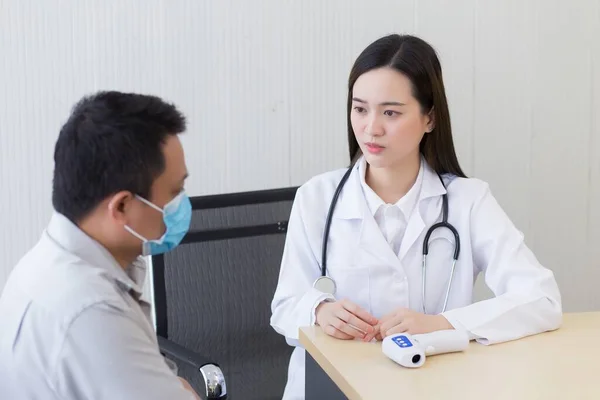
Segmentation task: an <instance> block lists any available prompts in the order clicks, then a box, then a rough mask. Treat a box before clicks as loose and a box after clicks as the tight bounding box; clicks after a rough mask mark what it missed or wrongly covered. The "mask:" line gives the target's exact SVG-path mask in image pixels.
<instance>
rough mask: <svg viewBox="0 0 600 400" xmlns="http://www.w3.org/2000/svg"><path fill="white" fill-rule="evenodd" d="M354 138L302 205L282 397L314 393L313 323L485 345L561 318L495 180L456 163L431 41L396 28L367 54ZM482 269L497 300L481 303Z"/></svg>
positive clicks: (294, 239) (285, 267)
mask: <svg viewBox="0 0 600 400" xmlns="http://www.w3.org/2000/svg"><path fill="white" fill-rule="evenodd" d="M348 141H349V149H350V158H351V166H350V169H349V170H348V169H346V168H344V169H341V170H336V171H332V172H328V173H325V174H322V175H319V176H316V177H314V178H312V179H311V180H309V181H308V182H307V183H305V184H304V185H303V186H301V187H300V188H299V190H298V192H297V195H296V199H295V201H294V205H293V207H292V212H291V216H290V221H289V227H288V234H287V238H286V244H285V250H284V254H283V259H282V263H281V271H280V276H279V282H278V286H277V289H276V292H275V295H274V299H273V302H272V318H271V325H272V326H273V327H274V329H275V330H276V331H277V332H279V333H280V334H282V335H284V336H285V338H286V340H287V342H288V343H290V344H291V345H293V346H296V348H295V350H294V352H293V354H292V357H291V360H290V365H289V370H288V382H287V386H286V390H285V394H284V399H303V398H304V350H303V349H302V348H301V347H300V344H299V342H298V329H299V328H300V327H302V326H308V325H312V324H316V325H318V326H320V327H321V328H322V329H323V331H324V332H325V333H326V334H328V335H331V336H333V337H335V338H339V339H359V340H364V341H371V340H373V339H376V340H381V339H382V338H383V337H386V336H387V335H391V334H394V333H399V332H407V333H410V334H417V333H427V332H433V331H437V330H442V329H463V330H466V331H467V332H468V333H469V334H470V336H471V338H472V339H474V340H477V341H478V342H480V343H483V344H493V343H499V342H504V341H508V340H514V339H518V338H522V337H524V336H528V335H533V334H536V333H540V332H544V331H548V330H554V329H557V328H558V327H559V326H560V324H561V321H562V308H561V298H560V293H559V289H558V287H557V283H556V281H555V279H554V275H553V273H552V272H551V271H550V270H548V269H546V268H544V267H543V266H542V265H540V263H539V262H538V260H537V259H536V257H535V256H534V254H532V252H531V251H530V250H529V249H528V248H527V246H526V245H525V243H524V240H523V235H522V233H521V232H520V231H519V230H517V228H516V227H515V226H514V225H513V224H512V222H511V221H510V219H509V218H508V216H507V215H506V214H505V213H504V212H503V210H502V208H501V207H500V206H499V204H498V203H497V202H496V200H495V199H494V196H493V195H492V193H491V191H490V188H489V187H488V185H487V184H486V183H485V182H483V181H481V180H479V179H474V178H467V177H465V175H464V173H463V171H462V170H461V168H460V166H459V163H458V161H457V157H456V153H455V151H454V145H453V142H452V131H451V126H450V116H449V111H448V105H447V103H446V95H445V90H444V84H443V79H442V72H441V67H440V62H439V60H438V58H437V56H436V53H435V51H434V49H433V48H432V47H430V45H429V44H427V43H426V42H424V41H423V40H421V39H419V38H416V37H413V36H399V35H391V36H387V37H383V38H381V39H379V40H377V41H375V42H374V43H372V44H371V45H369V46H368V47H367V48H366V49H365V50H364V51H363V52H362V54H360V56H359V57H358V59H357V60H356V62H355V64H354V66H353V68H352V71H351V72H350V78H349V83H348ZM346 172H348V175H346ZM344 177H345V178H346V181H345V183H344V184H343V187H342V188H341V190H340V191H339V196H338V197H337V201H336V202H335V207H334V209H333V214H332V216H331V221H330V225H329V231H328V234H327V240H325V242H326V243H327V246H326V254H325V255H324V257H323V254H322V252H323V243H324V240H323V239H324V234H326V233H327V232H325V230H326V229H325V226H326V221H327V217H328V212H329V209H330V205H331V203H332V200H333V198H334V194H335V192H336V188H338V186H339V184H340V181H341V180H342V179H343V178H344ZM444 220H445V221H446V223H447V224H443V225H441V226H438V227H436V226H434V224H437V223H440V222H444ZM448 224H449V225H450V226H448ZM433 228H435V229H433ZM424 244H426V246H424ZM424 247H426V249H424ZM424 253H426V254H427V255H426V257H425V256H424ZM323 258H325V262H326V268H323V261H324V260H323ZM455 259H456V261H455ZM424 261H425V262H424ZM454 261H455V262H454ZM323 269H325V271H323ZM480 272H481V273H483V274H484V277H485V282H486V284H487V285H488V287H489V288H490V289H491V290H492V291H493V293H494V295H495V297H493V298H491V299H488V300H484V301H480V302H476V303H473V286H474V283H475V280H476V278H477V275H478V274H479V273H480ZM323 276H325V278H323ZM451 277H452V278H451Z"/></svg>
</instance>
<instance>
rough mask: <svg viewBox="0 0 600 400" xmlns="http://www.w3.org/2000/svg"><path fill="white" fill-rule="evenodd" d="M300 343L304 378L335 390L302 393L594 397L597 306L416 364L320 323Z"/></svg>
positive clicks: (599, 361)
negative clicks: (524, 333) (529, 332)
mask: <svg viewBox="0 0 600 400" xmlns="http://www.w3.org/2000/svg"><path fill="white" fill-rule="evenodd" d="M300 342H301V343H302V345H303V346H304V348H305V349H306V351H307V355H306V358H307V367H306V368H307V385H311V384H314V383H315V382H316V381H317V380H319V379H320V378H318V379H317V378H315V373H316V374H319V373H321V374H323V376H324V378H325V379H327V380H329V381H330V382H331V381H333V383H335V386H336V389H335V390H337V391H338V392H339V397H336V395H333V394H331V392H330V393H329V394H327V395H322V394H320V393H322V392H320V390H322V389H321V386H320V387H318V388H317V387H315V386H313V389H312V390H311V391H310V393H309V390H308V388H307V395H306V400H312V399H317V398H319V399H320V398H327V399H331V400H333V399H334V398H336V399H337V398H348V399H351V400H355V399H362V400H371V399H461V400H469V399H474V400H475V399H477V400H489V399H511V400H518V399H528V400H529V399H565V400H580V399H600V312H588V313H573V314H565V315H564V322H563V326H562V327H561V328H560V329H559V330H557V331H553V332H546V333H542V334H539V335H534V336H530V337H527V338H523V339H520V340H516V341H512V342H507V343H501V344H495V345H492V346H484V345H481V344H478V343H476V342H471V344H470V346H469V348H468V349H467V350H466V351H465V352H462V353H452V354H441V355H436V356H432V357H430V358H427V360H426V361H425V364H424V365H423V366H422V367H421V368H415V369H410V368H404V367H401V366H399V365H398V364H396V363H394V362H393V361H391V360H390V359H388V358H387V357H386V356H385V355H384V354H383V353H382V352H381V342H377V343H363V342H360V341H344V340H337V339H334V338H331V337H329V336H327V335H325V334H324V333H323V332H322V331H321V329H320V328H318V327H307V328H302V329H301V330H300ZM315 361H316V363H315ZM311 365H312V367H311ZM309 368H313V369H318V370H320V372H319V371H316V372H315V371H314V370H313V371H309ZM325 374H326V375H327V376H328V377H329V378H327V376H325ZM331 386H332V387H334V385H333V384H332V385H331ZM338 388H339V389H338ZM323 390H324V389H323ZM342 393H343V394H342ZM323 396H325V397H323Z"/></svg>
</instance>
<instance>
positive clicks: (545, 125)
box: [0, 0, 600, 311]
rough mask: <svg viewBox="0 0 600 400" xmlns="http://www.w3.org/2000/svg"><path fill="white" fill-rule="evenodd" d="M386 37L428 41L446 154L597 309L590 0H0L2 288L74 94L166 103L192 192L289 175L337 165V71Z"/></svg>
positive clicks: (46, 205)
mask: <svg viewBox="0 0 600 400" xmlns="http://www.w3.org/2000/svg"><path fill="white" fill-rule="evenodd" d="M391 32H408V33H417V34H419V35H421V36H422V37H423V38H425V39H426V40H428V41H430V42H431V43H432V44H433V45H434V46H435V47H436V48H437V50H438V51H439V54H440V56H441V60H442V64H443V68H444V73H445V82H446V85H447V90H448V95H449V101H450V106H451V112H452V121H453V126H454V131H455V140H456V145H457V148H458V152H459V156H460V160H461V163H462V165H463V167H464V169H465V170H466V172H467V173H468V174H470V175H474V176H477V177H479V178H482V179H485V180H487V181H489V182H490V184H491V186H492V189H493V191H494V193H495V195H496V196H497V197H498V199H499V201H500V202H501V204H502V205H503V206H504V207H505V209H506V211H507V212H508V213H509V215H510V216H511V217H512V218H513V219H514V221H515V223H516V224H517V225H518V226H519V227H520V228H521V229H522V230H523V231H524V232H525V234H526V238H527V242H528V243H529V244H530V245H531V246H532V247H533V249H534V251H536V253H537V254H538V256H539V258H540V259H541V260H542V261H543V262H544V263H545V264H546V265H547V266H549V267H550V268H552V269H553V270H554V271H555V273H556V275H557V277H558V279H559V282H560V284H561V287H562V291H563V296H564V304H565V309H566V310H567V311H570V310H587V309H600V296H599V295H596V294H595V293H600V291H599V290H597V287H598V285H600V264H599V263H600V262H599V260H600V246H599V244H600V119H599V118H600V0H593V1H592V0H572V1H568V2H567V1H564V0H551V1H548V0H546V1H541V0H538V1H531V0H530V1H527V0H501V1H500V0H498V1H491V0H489V1H488V0H485V1H483V0H482V1H475V0H446V1H442V0H429V1H426V2H425V1H401V0H389V1H385V0H371V1H369V2H366V1H358V0H335V1H333V0H328V1H321V0H302V1H282V0H271V1H269V0H261V1H259V0H255V1H243V0H227V1H225V0H219V1H209V0H204V1H200V0H162V1H161V0H112V1H107V0H85V1H83V0H62V1H58V0H55V1H51V0H45V1H39V0H0V179H1V181H0V182H1V184H2V186H1V188H2V190H0V210H1V212H2V216H1V217H0V218H1V221H2V222H1V228H2V229H0V246H1V251H0V288H1V287H2V285H3V283H4V281H5V278H6V275H7V274H8V273H9V271H10V270H11V268H12V266H13V265H14V264H15V263H16V262H17V260H18V259H19V257H21V255H22V254H24V252H25V251H26V250H27V249H28V248H29V247H30V246H31V245H32V244H33V243H34V242H35V241H36V239H37V238H38V236H39V234H40V232H41V230H42V229H43V227H44V225H45V224H46V222H47V220H48V217H49V215H50V212H51V202H50V194H51V192H50V189H51V176H52V167H53V164H52V152H53V146H54V141H55V139H56V137H57V134H58V130H59V128H60V125H61V123H62V122H63V121H64V119H65V118H66V116H67V115H68V112H69V109H70V107H71V105H72V104H73V103H74V102H75V101H76V100H77V99H78V98H79V97H80V96H82V95H84V94H86V93H89V92H91V91H95V90H98V89H118V90H130V91H139V92H146V93H153V94H158V95H161V96H163V97H165V98H167V99H169V100H172V101H174V102H176V103H177V104H178V105H179V106H180V107H181V108H182V109H183V110H184V112H185V113H186V114H187V115H188V117H189V120H190V126H189V128H190V129H189V133H188V134H187V135H186V136H185V139H184V144H185V147H186V152H187V159H188V164H189V168H190V170H191V172H192V176H191V179H190V181H189V186H188V188H189V191H190V192H191V193H192V194H195V195H199V194H206V193H220V192H231V191H241V190H252V189H261V188H272V187H281V186H287V185H298V184H301V183H302V182H304V181H305V180H306V179H307V178H309V177H310V176H312V175H314V174H317V173H320V172H323V171H326V170H328V169H332V168H337V167H340V166H343V165H344V164H345V162H346V143H345V136H346V127H345V100H346V80H347V75H348V72H349V69H350V67H351V65H352V62H353V61H354V59H355V57H356V56H357V55H358V53H359V52H360V51H361V50H362V49H363V48H364V47H365V46H366V45H367V44H368V43H370V42H371V41H372V40H374V39H376V38H377V37H379V36H381V35H384V34H387V33H391Z"/></svg>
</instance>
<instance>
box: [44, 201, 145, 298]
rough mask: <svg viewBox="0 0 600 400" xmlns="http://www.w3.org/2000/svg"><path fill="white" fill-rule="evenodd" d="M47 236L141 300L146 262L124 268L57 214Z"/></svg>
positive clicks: (140, 259)
mask: <svg viewBox="0 0 600 400" xmlns="http://www.w3.org/2000/svg"><path fill="white" fill-rule="evenodd" d="M46 234H47V235H48V236H49V237H50V238H51V239H52V240H53V241H54V242H56V243H57V244H58V245H59V246H61V247H62V248H63V249H64V250H66V251H68V252H69V253H73V254H75V255H77V256H78V257H80V258H81V259H83V260H85V261H86V262H87V263H89V264H91V265H94V266H96V267H100V268H102V269H103V270H105V271H106V273H107V274H108V275H109V276H110V277H111V278H113V279H114V280H115V281H116V282H117V283H118V284H119V285H121V286H122V287H124V288H125V290H127V291H129V290H131V291H133V292H134V293H135V295H137V297H138V298H139V296H140V295H141V294H142V285H143V282H144V279H145V276H146V263H145V261H144V259H143V258H141V257H140V258H138V259H137V260H136V261H134V262H133V263H132V264H131V265H130V266H129V267H127V268H126V269H123V268H122V267H121V266H120V265H119V263H118V262H117V260H115V258H114V257H113V256H112V255H111V254H110V253H109V252H108V250H106V248H105V247H104V246H102V245H101V244H100V243H98V242H97V241H95V240H94V239H92V238H91V237H90V236H88V235H87V234H86V233H85V232H83V231H82V230H81V229H80V228H79V227H78V226H77V225H75V224H74V223H73V222H71V221H70V220H69V219H68V218H66V217H65V216H64V215H62V214H59V213H56V212H55V213H54V214H53V215H52V217H51V219H50V223H49V224H48V227H47V228H46Z"/></svg>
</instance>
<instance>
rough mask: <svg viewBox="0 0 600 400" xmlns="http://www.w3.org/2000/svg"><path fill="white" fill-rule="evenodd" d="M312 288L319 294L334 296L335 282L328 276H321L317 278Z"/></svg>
mask: <svg viewBox="0 0 600 400" xmlns="http://www.w3.org/2000/svg"><path fill="white" fill-rule="evenodd" d="M313 287H314V288H315V289H317V290H318V291H320V292H323V293H327V294H331V295H334V294H335V289H336V288H335V281H334V280H333V279H331V278H330V277H328V276H321V277H319V278H317V280H316V281H315V283H313Z"/></svg>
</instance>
